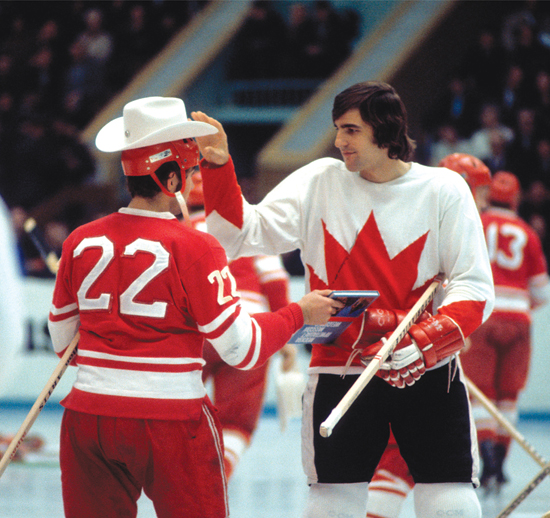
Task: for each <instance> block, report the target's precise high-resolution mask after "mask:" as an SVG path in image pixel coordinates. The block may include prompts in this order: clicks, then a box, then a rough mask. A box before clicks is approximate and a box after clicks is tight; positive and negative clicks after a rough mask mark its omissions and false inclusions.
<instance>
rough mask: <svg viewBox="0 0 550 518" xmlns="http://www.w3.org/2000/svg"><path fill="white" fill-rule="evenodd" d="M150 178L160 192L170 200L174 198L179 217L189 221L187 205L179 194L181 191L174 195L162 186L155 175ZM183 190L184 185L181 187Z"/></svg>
mask: <svg viewBox="0 0 550 518" xmlns="http://www.w3.org/2000/svg"><path fill="white" fill-rule="evenodd" d="M151 178H153V180H154V181H155V183H156V184H157V185H158V186H159V187H160V190H161V191H162V192H163V193H164V194H166V195H167V196H170V197H171V198H174V197H175V198H176V200H177V202H178V205H179V206H180V209H181V215H182V217H183V219H184V220H185V219H190V218H189V209H188V208H187V203H186V202H185V198H184V197H183V194H182V193H181V189H180V190H179V191H177V192H176V193H173V192H170V191H169V190H168V189H167V188H166V187H164V185H162V182H161V181H160V180H159V179H158V178H157V175H156V174H155V173H151ZM184 188H185V183H184V184H183V186H182V189H184Z"/></svg>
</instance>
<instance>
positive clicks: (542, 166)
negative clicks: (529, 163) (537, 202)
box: [533, 134, 550, 196]
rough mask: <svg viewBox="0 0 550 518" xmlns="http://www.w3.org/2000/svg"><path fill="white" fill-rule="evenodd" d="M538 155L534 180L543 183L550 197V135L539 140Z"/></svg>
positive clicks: (537, 145)
mask: <svg viewBox="0 0 550 518" xmlns="http://www.w3.org/2000/svg"><path fill="white" fill-rule="evenodd" d="M536 147H537V155H536V165H535V171H534V173H533V179H534V181H536V182H541V183H542V184H543V185H544V187H545V189H546V190H547V193H548V195H549V196H550V135H548V134H546V135H545V136H543V137H541V138H540V139H538V140H537V144H536Z"/></svg>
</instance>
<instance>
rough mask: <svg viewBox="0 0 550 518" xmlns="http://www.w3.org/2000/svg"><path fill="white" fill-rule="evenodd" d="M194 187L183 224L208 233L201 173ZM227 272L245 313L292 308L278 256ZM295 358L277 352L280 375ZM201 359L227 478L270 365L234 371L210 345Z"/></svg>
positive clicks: (239, 262)
mask: <svg viewBox="0 0 550 518" xmlns="http://www.w3.org/2000/svg"><path fill="white" fill-rule="evenodd" d="M192 181H193V188H192V189H191V192H190V193H189V197H188V199H187V206H188V207H189V213H190V219H189V220H187V222H188V223H189V224H190V225H191V226H192V227H194V228H196V229H197V230H201V231H203V232H207V229H206V221H205V214H204V193H203V190H202V176H201V173H200V172H197V173H195V174H194V175H193V176H192ZM229 270H230V271H231V273H232V274H233V277H234V278H235V281H236V283H237V290H238V292H239V295H240V297H241V304H242V306H243V308H244V309H245V311H246V312H247V313H250V314H254V313H263V312H266V311H277V310H278V309H279V308H282V307H285V306H287V305H288V304H290V302H291V300H290V279H289V275H288V273H287V271H286V270H285V269H284V267H283V263H282V261H281V259H280V257H279V256H265V255H262V256H254V257H241V258H239V259H236V260H235V261H231V262H230V263H229ZM296 352H297V350H296V347H295V346H294V345H293V344H286V345H285V346H284V347H283V348H282V349H281V351H280V353H281V355H282V357H283V360H282V370H283V371H284V372H288V371H290V370H291V369H292V368H294V363H295V358H296ZM203 357H204V359H205V360H206V365H204V367H203V376H202V377H203V381H204V382H205V383H207V382H208V381H209V380H210V381H212V388H213V400H214V405H215V406H216V408H217V409H218V414H217V415H218V417H219V418H220V422H221V424H222V428H223V442H224V446H225V453H224V460H225V469H226V474H227V476H228V478H229V477H230V476H231V474H232V473H233V471H234V469H235V467H236V465H237V463H238V461H239V459H240V457H241V455H242V453H243V452H244V451H245V449H246V448H247V447H248V445H249V444H250V440H251V437H252V434H253V432H254V430H255V429H256V426H257V425H258V420H259V418H260V416H261V413H262V409H263V402H264V394H265V391H266V388H267V383H268V371H269V365H270V362H266V363H265V364H264V365H262V367H259V368H257V369H254V370H249V371H242V370H238V369H235V368H234V367H231V366H230V365H228V364H227V363H226V362H224V361H223V360H222V359H221V357H220V355H219V354H218V353H217V352H216V350H215V349H214V347H213V346H212V345H211V344H210V343H209V342H208V341H206V342H205V344H204V349H203ZM279 410H281V409H279Z"/></svg>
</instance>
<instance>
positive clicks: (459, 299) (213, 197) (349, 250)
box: [202, 158, 494, 368]
mask: <svg viewBox="0 0 550 518" xmlns="http://www.w3.org/2000/svg"><path fill="white" fill-rule="evenodd" d="M202 177H203V188H204V193H205V200H206V213H207V224H208V230H209V232H210V233H212V234H213V235H214V236H216V237H217V238H218V239H219V240H220V242H221V243H222V245H223V246H224V248H225V249H226V251H227V253H228V255H229V257H237V256H239V255H252V254H257V253H264V254H276V253H284V252H289V251H292V250H295V249H296V248H299V249H300V251H301V257H302V261H303V263H304V265H305V268H306V282H307V285H308V287H309V289H321V288H327V287H328V288H330V289H369V290H372V289H374V290H378V291H379V292H380V294H381V295H380V297H379V299H377V300H376V301H375V303H374V304H373V306H372V307H373V308H376V307H378V308H399V309H408V308H411V307H412V306H413V304H414V303H415V302H416V300H418V298H419V297H420V296H421V294H422V293H423V292H424V290H425V289H426V287H427V286H428V285H429V284H430V282H431V281H432V280H433V279H434V278H435V277H436V276H437V275H438V274H442V275H443V276H444V277H445V278H447V279H448V283H447V285H446V288H445V292H444V293H442V294H440V295H439V298H438V306H439V307H438V312H439V313H444V314H446V315H448V316H450V317H451V318H453V320H454V321H455V322H456V323H457V324H458V325H459V327H460V328H461V330H462V332H463V334H464V336H468V335H469V334H470V333H471V332H472V331H473V330H474V329H476V328H477V327H478V326H479V325H480V324H481V323H482V322H484V321H485V320H486V319H487V318H488V316H489V315H490V313H491V311H492V308H493V303H494V288H493V281H492V275H491V268H490V264H489V260H488V256H487V247H486V244H485V239H484V235H483V229H482V226H481V221H480V218H479V214H478V212H477V209H476V206H475V203H474V200H473V197H472V195H471V192H470V190H469V188H468V185H467V184H466V182H465V181H464V179H463V178H461V177H460V176H459V175H457V174H456V173H455V172H453V171H450V170H448V169H445V168H433V167H426V166H422V165H420V164H417V163H412V165H411V169H410V170H409V171H408V172H407V173H406V174H405V175H403V176H402V177H400V178H397V179H395V180H392V181H390V182H386V183H381V184H377V183H372V182H368V181H366V180H364V179H363V178H361V177H360V176H359V174H358V173H353V172H350V171H348V170H347V169H346V167H345V165H344V163H343V162H342V161H340V160H336V159H332V158H323V159H320V160H316V161H314V162H312V163H310V164H308V165H306V166H305V167H302V168H301V169H299V170H297V171H295V172H294V173H292V174H291V175H289V176H288V177H287V178H285V179H284V180H283V181H282V182H281V183H280V184H279V185H277V186H276V187H275V188H274V189H273V190H272V191H271V192H270V193H269V194H268V195H267V196H266V197H265V198H264V200H263V201H262V202H261V203H260V204H258V205H250V204H248V203H247V202H246V200H245V199H244V198H242V196H241V195H240V189H239V188H238V185H237V182H236V177H235V175H234V172H233V166H232V163H229V164H228V165H226V166H224V167H222V168H217V169H209V168H206V167H203V168H202ZM359 328H360V322H357V323H355V324H354V325H352V326H351V327H350V328H349V329H348V331H346V332H345V333H344V334H342V335H341V337H340V339H339V341H338V345H339V346H340V347H334V345H328V346H323V345H320V344H315V345H314V347H313V355H312V360H311V365H312V366H313V367H321V368H322V367H334V366H338V365H340V366H341V365H344V364H345V362H346V361H347V359H348V357H349V352H350V346H351V344H352V343H353V342H354V341H355V339H356V338H357V334H358V332H359Z"/></svg>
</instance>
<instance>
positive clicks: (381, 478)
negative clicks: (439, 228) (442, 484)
mask: <svg viewBox="0 0 550 518" xmlns="http://www.w3.org/2000/svg"><path fill="white" fill-rule="evenodd" d="M438 166H439V167H446V168H447V169H450V170H451V171H455V172H456V173H458V174H459V175H460V176H462V178H464V179H465V180H466V182H467V183H468V186H469V187H470V190H471V191H472V194H473V196H474V200H475V202H476V206H477V208H478V210H479V211H482V210H483V209H485V208H486V207H487V195H488V190H489V185H490V183H491V171H490V170H489V168H488V167H487V166H486V165H485V164H484V163H483V162H482V161H481V160H479V158H476V157H474V156H472V155H469V154H466V153H452V154H450V155H447V156H446V157H445V158H443V159H442V160H441V161H440V162H439V164H438ZM463 354H464V352H461V357H462V355H463ZM413 487H414V480H413V477H412V475H411V473H410V471H409V468H408V467H407V464H406V462H405V460H404V459H403V457H402V456H401V455H400V453H399V448H398V446H397V443H396V442H395V437H394V436H393V434H391V435H390V439H389V441H388V446H387V448H386V450H385V451H384V455H382V458H381V459H380V462H379V463H378V466H377V468H376V471H375V473H374V476H373V477H372V480H371V483H370V484H369V498H368V504H367V517H368V518H398V517H399V514H400V512H401V509H402V507H403V504H404V503H405V499H406V498H407V495H408V494H409V492H410V491H411V490H412V488H413Z"/></svg>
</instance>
